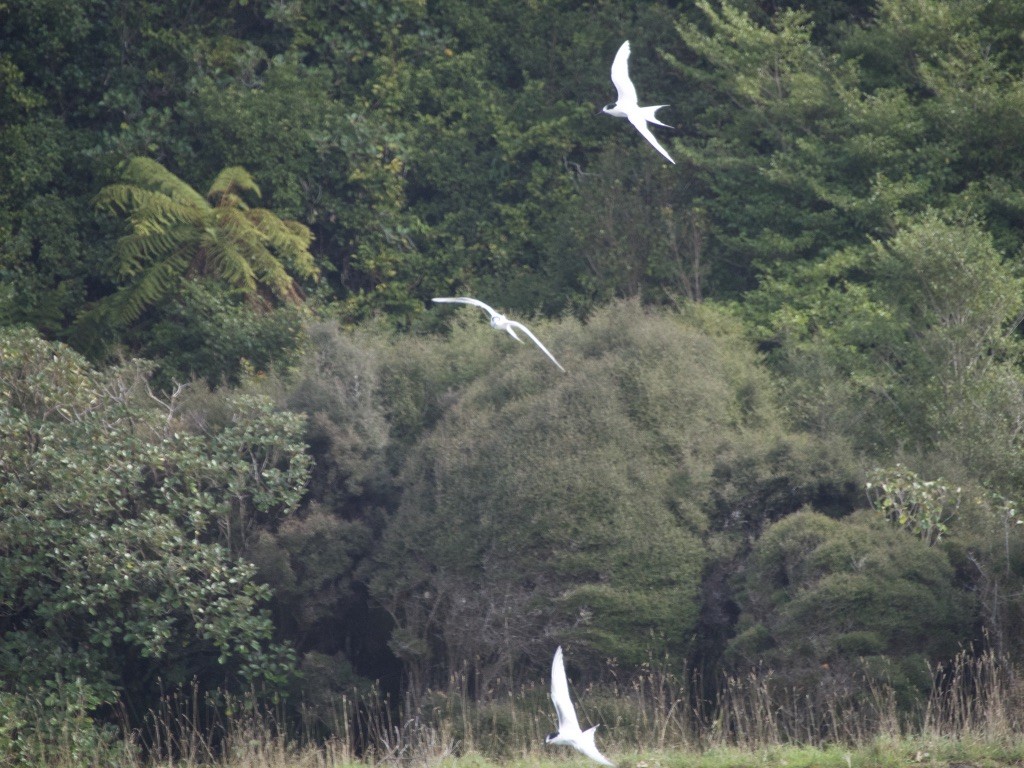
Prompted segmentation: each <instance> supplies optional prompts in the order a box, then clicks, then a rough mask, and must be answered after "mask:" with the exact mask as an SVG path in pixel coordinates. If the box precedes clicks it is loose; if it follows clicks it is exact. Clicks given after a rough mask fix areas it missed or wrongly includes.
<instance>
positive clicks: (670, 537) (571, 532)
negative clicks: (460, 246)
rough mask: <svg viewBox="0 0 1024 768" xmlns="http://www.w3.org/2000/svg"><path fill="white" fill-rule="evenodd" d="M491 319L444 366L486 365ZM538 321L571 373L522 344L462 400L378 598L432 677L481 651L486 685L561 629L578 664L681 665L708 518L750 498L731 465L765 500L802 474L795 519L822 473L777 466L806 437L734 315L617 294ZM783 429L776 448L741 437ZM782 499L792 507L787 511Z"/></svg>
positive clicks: (455, 396)
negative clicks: (665, 309) (590, 311)
mask: <svg viewBox="0 0 1024 768" xmlns="http://www.w3.org/2000/svg"><path fill="white" fill-rule="evenodd" d="M479 326H482V324H479ZM479 326H478V329H479V333H474V336H480V334H486V335H485V336H483V337H481V339H480V340H479V341H478V340H477V338H473V339H467V338H465V336H466V334H465V333H462V334H457V335H456V336H455V337H453V339H452V341H451V342H449V343H448V344H447V345H445V347H444V348H443V349H440V350H439V351H438V352H437V353H435V358H437V357H438V356H439V355H444V356H445V357H449V356H453V355H454V356H458V359H461V358H462V357H463V356H467V355H468V356H469V358H470V359H473V356H474V355H477V354H479V351H478V346H479V343H480V341H482V342H486V343H489V344H491V345H492V346H493V345H494V344H496V343H499V344H500V343H501V342H502V341H503V339H502V338H500V337H495V335H494V333H493V331H491V330H490V329H489V328H486V327H483V328H479ZM537 332H538V333H539V334H540V335H541V336H542V338H545V339H546V341H547V342H549V343H550V346H551V348H552V350H553V351H554V352H555V353H556V354H562V355H564V359H563V363H564V365H565V366H566V369H567V370H568V371H569V374H568V375H567V376H564V375H562V374H560V373H559V372H558V371H557V370H555V369H554V368H553V367H552V366H551V365H550V363H549V362H548V361H546V360H545V359H544V358H543V356H540V355H539V354H531V352H534V351H535V350H528V349H523V348H521V347H519V346H518V345H514V344H512V345H505V346H504V349H505V350H506V351H508V352H509V353H510V355H512V356H513V357H511V358H510V359H507V360H506V362H505V363H504V364H501V365H495V364H491V365H490V366H489V367H488V368H487V370H485V371H484V372H483V373H482V374H480V375H479V376H478V378H477V379H476V380H475V381H472V382H471V383H469V385H468V386H466V387H465V389H464V391H461V392H458V393H454V392H453V393H452V395H451V398H450V400H449V405H448V407H447V408H446V409H445V410H444V411H443V412H442V414H441V416H440V418H439V419H438V420H437V422H436V424H435V425H434V426H433V428H432V429H431V430H430V431H429V432H425V433H424V434H423V437H422V438H421V439H420V440H419V442H418V444H417V445H416V447H415V448H414V449H413V450H412V452H411V454H410V457H409V459H408V460H407V462H406V464H405V468H404V471H403V475H402V477H401V478H400V483H401V486H402V489H403V496H402V500H401V503H400V505H399V508H398V511H397V513H396V514H395V516H394V517H393V519H392V520H391V521H390V524H389V527H388V529H387V531H386V532H385V537H384V541H383V543H382V546H381V548H380V549H379V551H378V552H376V553H375V555H374V560H375V568H374V575H373V580H372V582H371V586H372V591H373V594H374V596H375V597H377V599H378V600H380V601H381V602H382V603H383V604H384V605H385V606H386V607H387V608H388V610H389V611H390V612H391V613H392V615H393V616H394V618H395V621H396V624H397V627H396V631H395V634H394V636H393V639H392V642H391V645H392V648H393V649H394V650H395V652H396V653H397V654H398V655H399V657H401V658H403V659H404V660H406V661H407V663H408V664H409V665H410V666H411V668H412V669H413V671H414V672H416V673H417V674H418V675H426V676H427V678H426V679H433V677H434V676H435V675H437V674H439V673H441V671H442V670H444V669H449V668H451V665H452V664H455V665H458V664H460V663H462V662H463V661H465V662H466V663H469V664H471V665H472V666H473V669H474V670H475V671H476V672H477V674H478V675H480V680H481V684H486V683H487V681H489V680H491V679H492V678H493V676H495V675H497V674H503V673H504V671H505V670H507V669H508V668H509V666H510V665H515V664H516V663H518V661H519V660H520V659H521V658H522V657H523V656H524V655H525V656H530V657H533V658H543V657H544V656H545V655H547V654H548V653H550V647H549V645H550V644H551V641H550V640H546V639H545V638H551V637H553V638H555V639H558V638H562V639H564V640H567V641H573V642H574V644H575V647H576V648H577V651H576V656H577V660H578V662H579V663H583V662H582V661H581V660H582V659H585V658H588V657H589V658H590V659H596V658H602V657H614V658H616V659H618V660H619V661H620V662H621V663H622V664H624V665H625V666H627V667H635V666H636V665H638V664H640V663H641V662H643V661H644V660H646V659H648V657H649V654H651V653H654V654H655V655H659V654H660V653H661V652H663V651H669V652H670V653H671V654H673V657H674V658H676V659H681V658H683V656H684V655H685V654H686V653H687V652H688V651H689V650H690V647H689V646H690V643H691V641H692V636H693V632H694V630H695V628H696V626H697V619H698V604H699V599H698V587H699V583H700V577H701V572H702V569H703V566H704V564H705V563H706V562H707V561H708V552H707V550H706V549H705V547H704V545H703V544H702V539H703V537H704V535H705V534H706V533H707V531H708V516H707V510H708V508H709V507H710V506H711V505H712V504H713V500H714V499H716V496H717V497H718V498H719V499H720V503H721V504H722V506H723V508H724V507H725V506H726V505H727V504H729V503H730V502H731V501H735V500H736V499H737V497H738V496H739V494H738V493H737V492H736V491H735V490H733V489H724V490H723V489H721V488H720V487H719V484H718V483H717V482H716V478H715V473H716V470H718V469H719V465H718V462H719V460H720V458H721V457H722V456H723V455H728V454H730V453H732V452H734V451H735V452H737V453H739V454H746V455H748V456H749V462H750V464H751V465H758V466H759V469H757V470H751V472H752V474H760V475H761V478H762V481H763V485H762V487H761V488H760V489H758V488H757V487H756V486H754V484H751V487H747V488H745V489H744V492H745V493H746V494H748V495H749V496H748V498H756V497H758V496H761V497H762V498H767V497H769V496H770V495H771V494H772V493H773V491H771V490H769V489H770V488H771V487H772V486H773V485H774V484H775V483H777V482H779V481H780V480H782V481H783V482H787V483H792V484H793V485H794V486H796V488H795V489H794V490H791V491H790V492H789V497H788V504H790V505H791V506H790V510H792V509H795V508H796V507H797V506H799V504H800V503H802V502H801V496H802V493H806V491H801V490H799V487H800V485H801V484H807V483H809V484H811V485H813V483H814V482H815V481H813V480H808V478H810V477H813V475H814V471H815V470H803V471H800V472H796V473H794V476H792V477H791V478H790V479H789V480H783V478H784V477H785V475H783V474H782V472H785V471H786V470H784V469H782V467H783V466H784V465H785V463H786V462H785V460H781V461H780V460H778V459H776V460H775V463H774V465H773V463H772V461H773V460H772V459H771V458H770V457H771V455H772V452H773V451H775V450H777V449H778V446H779V445H781V444H785V443H787V442H789V443H790V444H792V445H796V444H797V443H798V441H797V440H796V439H795V438H794V437H793V436H787V435H785V434H784V430H782V429H781V425H780V424H779V423H778V421H777V415H776V413H775V411H774V410H773V404H772V398H771V397H770V391H771V388H770V385H769V384H768V382H767V381H766V380H765V379H764V378H763V375H764V374H763V371H761V370H760V369H759V368H758V366H757V364H756V361H755V358H754V356H753V355H752V353H751V351H750V350H749V349H748V348H747V347H746V345H745V344H744V343H743V342H742V341H741V340H740V339H739V338H738V337H737V336H736V335H735V327H734V326H732V325H730V323H728V322H726V321H725V320H724V319H723V318H722V317H721V315H719V314H717V313H715V312H710V311H697V309H696V308H694V310H693V311H692V312H690V313H687V314H684V315H682V316H673V315H660V314H659V315H655V314H647V313H645V312H644V311H643V310H642V309H641V308H640V307H639V305H637V304H635V303H633V304H616V305H612V306H611V307H608V308H606V309H604V310H601V311H599V312H598V313H596V314H595V315H594V317H593V318H592V319H591V321H590V322H589V323H588V324H587V325H586V326H585V327H580V326H578V325H576V324H575V323H568V322H566V323H563V324H562V325H560V326H557V327H549V330H546V329H545V326H543V325H541V326H538V328H537ZM452 362H454V361H447V360H443V359H439V360H437V362H435V366H437V367H441V366H445V365H451V364H452ZM766 439H767V443H768V446H769V449H768V451H767V452H766V453H767V455H766V453H765V452H761V451H752V452H750V451H749V449H748V448H744V447H743V445H744V444H745V443H747V441H748V440H749V441H750V442H758V441H761V440H766ZM797 476H799V478H800V479H797ZM769 478H770V479H769ZM774 503H776V504H778V505H779V514H781V511H782V510H783V509H785V504H786V503H787V502H783V501H782V500H781V496H780V497H779V498H777V499H776V500H775V502H774ZM723 511H724V510H723ZM734 511H735V513H736V514H737V515H742V514H746V512H745V511H740V510H739V509H735V510H734ZM724 524H726V523H723V525H724ZM729 524H734V521H733V520H730V521H729ZM750 525H751V526H752V527H753V526H756V522H751V523H750ZM421 679H422V678H421Z"/></svg>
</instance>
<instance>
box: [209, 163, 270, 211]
mask: <svg viewBox="0 0 1024 768" xmlns="http://www.w3.org/2000/svg"><path fill="white" fill-rule="evenodd" d="M245 193H249V194H252V195H254V196H255V197H256V198H260V197H262V196H263V195H262V194H261V193H260V188H259V187H258V186H257V185H256V182H255V180H254V179H253V178H252V176H251V175H250V174H249V172H248V171H247V170H245V168H243V167H241V166H240V165H235V166H232V167H230V168H225V169H224V170H223V171H221V172H220V173H218V174H217V178H215V179H214V180H213V184H211V185H210V191H209V192H207V193H206V197H207V199H208V200H209V201H210V202H211V203H213V204H214V205H220V204H221V202H220V201H221V198H223V197H225V196H226V195H232V196H234V197H236V198H237V199H238V200H241V197H242V195H244V194H245ZM243 205H244V203H243ZM246 207H248V206H246Z"/></svg>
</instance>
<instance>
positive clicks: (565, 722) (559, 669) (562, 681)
mask: <svg viewBox="0 0 1024 768" xmlns="http://www.w3.org/2000/svg"><path fill="white" fill-rule="evenodd" d="M551 701H552V703H554V705H555V713H556V714H557V715H558V731H559V733H563V732H567V731H568V732H579V730H580V721H579V720H577V719H576V710H575V708H573V706H572V700H571V699H570V698H569V681H568V680H567V679H566V678H565V664H564V663H563V662H562V646H558V650H557V651H555V660H554V661H553V662H551Z"/></svg>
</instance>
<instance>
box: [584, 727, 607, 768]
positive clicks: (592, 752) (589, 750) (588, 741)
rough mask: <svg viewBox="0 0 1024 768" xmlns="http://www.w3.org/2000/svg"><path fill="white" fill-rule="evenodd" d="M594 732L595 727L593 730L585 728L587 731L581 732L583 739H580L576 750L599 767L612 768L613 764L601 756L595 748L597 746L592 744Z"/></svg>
mask: <svg viewBox="0 0 1024 768" xmlns="http://www.w3.org/2000/svg"><path fill="white" fill-rule="evenodd" d="M596 730H597V726H596V725H595V726H594V727H593V728H587V730H585V731H584V732H583V738H581V739H580V743H579V746H578V747H577V749H578V750H579V751H580V752H582V753H583V754H584V755H586V756H587V757H589V758H590V759H591V760H594V761H596V762H598V763H601V765H610V766H613V768H614V766H615V763H613V762H612V761H611V760H609V759H608V758H607V757H605V756H604V755H602V754H601V751H600V750H599V749H598V748H597V745H596V744H595V743H594V732H595V731H596Z"/></svg>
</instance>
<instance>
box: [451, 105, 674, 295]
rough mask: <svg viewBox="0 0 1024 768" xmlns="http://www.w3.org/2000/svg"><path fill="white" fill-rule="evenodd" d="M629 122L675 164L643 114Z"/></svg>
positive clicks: (633, 117) (633, 116)
mask: <svg viewBox="0 0 1024 768" xmlns="http://www.w3.org/2000/svg"><path fill="white" fill-rule="evenodd" d="M629 122H631V123H632V124H633V127H634V128H636V129H637V130H638V131H640V135H641V136H643V137H644V138H645V139H647V140H648V141H649V142H651V145H652V146H653V147H654V148H655V149H656V150H658V151H659V152H661V154H663V155H664V156H665V159H666V160H668V161H669V162H670V163H672V165H675V164H676V161H675V160H673V159H672V156H671V155H670V154H669V153H668V152H667V151H666V150H665V148H664V147H663V146H661V144H659V143H658V140H657V139H656V138H654V134H653V133H651V129H650V128H648V127H647V121H646V120H645V119H644V117H643V115H639V114H636V115H630V118H629ZM661 125H664V123H661ZM435 301H436V299H435Z"/></svg>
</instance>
